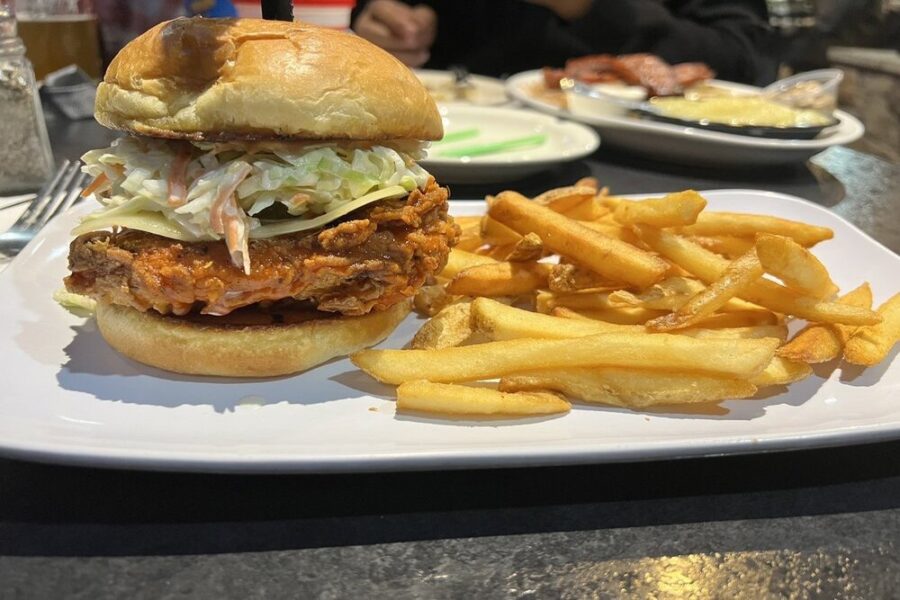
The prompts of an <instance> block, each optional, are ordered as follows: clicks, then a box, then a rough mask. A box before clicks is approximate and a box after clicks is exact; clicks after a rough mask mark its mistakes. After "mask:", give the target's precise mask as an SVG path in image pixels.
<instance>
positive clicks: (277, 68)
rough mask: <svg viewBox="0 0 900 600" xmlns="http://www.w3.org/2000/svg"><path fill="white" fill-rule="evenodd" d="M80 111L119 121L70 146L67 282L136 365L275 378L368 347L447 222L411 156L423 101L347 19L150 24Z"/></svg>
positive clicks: (395, 64)
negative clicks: (77, 151)
mask: <svg viewBox="0 0 900 600" xmlns="http://www.w3.org/2000/svg"><path fill="white" fill-rule="evenodd" d="M96 118H97V120H98V121H99V122H100V123H101V124H103V125H105V126H107V127H111V128H114V129H118V130H121V131H124V132H126V133H127V135H126V136H125V137H122V138H121V139H119V140H117V141H116V142H115V143H113V144H112V145H111V146H110V147H109V148H104V149H100V150H92V151H90V152H88V153H87V154H85V155H84V157H83V161H84V163H85V166H84V170H85V171H86V172H88V173H89V174H90V175H92V176H94V180H93V182H92V183H91V184H90V185H89V187H88V188H87V190H86V192H87V193H89V194H92V195H93V196H94V197H95V198H96V199H97V200H98V201H99V202H100V204H101V205H102V207H101V209H100V210H98V211H97V212H94V213H92V214H90V215H88V216H87V217H85V218H84V219H83V221H82V222H81V224H80V225H79V226H78V227H77V228H76V229H75V231H74V233H75V234H76V235H77V236H78V237H77V238H76V239H75V240H74V241H73V242H72V243H71V246H70V251H69V268H70V270H71V274H70V275H69V276H68V277H67V278H66V287H67V289H68V290H69V291H70V292H74V293H77V294H84V295H87V296H90V297H92V298H94V299H95V300H96V301H97V306H98V308H97V313H96V318H97V323H98V325H99V329H100V331H101V333H102V334H103V336H104V337H105V338H106V340H107V341H108V342H109V344H110V345H112V346H113V347H114V348H116V349H117V350H119V351H120V352H122V353H123V354H125V355H126V356H128V357H130V358H132V359H134V360H137V361H140V362H143V363H146V364H149V365H153V366H156V367H159V368H162V369H167V370H170V371H177V372H181V373H191V374H203V375H223V376H275V375H283V374H287V373H293V372H297V371H302V370H305V369H308V368H310V367H313V366H315V365H317V364H320V363H322V362H324V361H327V360H329V359H331V358H333V357H336V356H341V355H345V354H349V353H351V352H354V351H356V350H359V349H361V348H364V347H367V346H371V345H373V344H375V343H377V342H379V341H381V340H382V339H384V338H385V337H386V336H387V335H388V334H389V333H390V332H391V331H392V330H393V329H394V328H395V327H396V325H397V324H398V323H399V322H400V321H401V320H402V319H403V318H404V317H405V316H406V315H407V314H408V312H409V305H410V302H409V300H410V298H411V297H412V296H413V295H414V294H415V292H416V291H417V289H418V288H419V287H420V286H421V285H422V284H423V283H424V282H425V280H426V279H427V278H428V277H430V276H431V275H434V274H436V273H438V272H439V271H440V270H441V269H442V268H443V267H444V264H445V263H446V260H447V255H448V253H449V249H450V247H451V246H452V245H453V244H454V243H455V240H456V237H457V235H458V228H457V227H456V226H455V225H454V224H453V221H452V219H451V218H450V217H449V216H448V215H447V197H448V193H447V190H446V189H444V188H441V187H439V186H438V185H437V184H436V183H435V181H434V179H433V178H432V177H430V176H429V174H428V173H427V172H426V171H425V170H424V169H422V168H421V167H420V166H419V165H418V164H416V162H415V161H416V159H417V158H419V157H420V156H421V154H422V148H423V141H425V140H434V139H438V138H440V137H441V135H442V125H441V119H440V116H439V114H438V111H437V109H436V107H435V105H434V102H433V101H432V99H431V97H430V96H429V95H428V93H427V91H426V90H425V89H424V88H423V87H422V85H421V84H420V83H419V82H418V80H417V79H416V78H415V76H414V75H413V74H412V73H411V72H410V71H409V70H408V69H407V68H406V67H405V66H404V65H403V64H401V63H400V62H399V61H397V60H395V59H394V58H393V57H392V56H390V55H389V54H387V53H386V52H384V51H382V50H380V49H379V48H377V47H375V46H373V45H371V44H369V43H368V42H366V41H364V40H362V39H360V38H358V37H355V36H352V35H349V34H345V33H341V32H337V31H332V30H329V29H323V28H318V27H314V26H310V25H306V24H302V23H284V22H277V21H261V20H255V19H223V20H219V19H176V20H174V21H169V22H166V23H162V24H160V25H158V26H157V27H154V28H153V29H151V30H149V31H148V32H146V33H145V34H143V35H141V36H140V37H138V38H137V39H135V40H134V41H132V42H131V43H130V44H128V45H127V46H126V47H125V48H124V49H123V50H122V51H121V52H120V53H119V55H118V56H117V57H116V58H115V59H114V60H113V62H112V64H111V65H110V67H109V69H108V71H107V73H106V76H105V78H104V80H103V82H102V83H101V84H100V86H99V88H98V91H97V103H96Z"/></svg>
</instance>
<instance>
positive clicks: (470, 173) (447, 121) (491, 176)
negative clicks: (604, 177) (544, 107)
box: [420, 104, 600, 183]
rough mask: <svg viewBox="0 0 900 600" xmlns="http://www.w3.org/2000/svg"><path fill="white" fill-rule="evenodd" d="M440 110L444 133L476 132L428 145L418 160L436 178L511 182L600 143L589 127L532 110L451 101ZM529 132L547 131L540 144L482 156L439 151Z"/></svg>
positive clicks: (580, 155) (584, 153)
mask: <svg viewBox="0 0 900 600" xmlns="http://www.w3.org/2000/svg"><path fill="white" fill-rule="evenodd" d="M440 111H441V116H442V118H443V120H444V132H445V134H446V133H453V132H455V131H462V130H467V129H472V128H474V129H477V130H478V131H479V135H478V137H474V138H468V139H465V140H460V141H457V142H448V143H443V142H440V143H433V144H432V146H431V148H429V150H428V158H426V159H425V160H423V161H420V162H421V163H422V166H424V167H425V168H426V169H428V171H429V172H430V173H432V174H433V175H434V176H435V178H436V179H437V180H438V181H439V182H440V183H492V182H501V181H511V180H514V179H519V178H522V177H525V176H527V175H532V174H534V173H539V172H540V171H544V170H546V169H549V168H551V167H553V166H556V165H558V164H560V163H564V162H568V161H572V160H578V159H579V158H583V157H585V156H588V155H589V154H591V153H593V152H594V151H595V150H596V149H597V147H598V146H599V145H600V138H599V137H598V136H597V133H596V132H595V131H594V130H593V129H591V128H590V127H585V126H584V125H580V124H578V123H573V122H571V121H566V120H564V119H558V118H556V117H553V116H549V115H542V114H538V113H535V112H534V111H531V110H522V109H517V108H496V107H486V106H477V107H476V106H466V105H462V104H454V105H444V106H441V107H440ZM534 134H542V135H546V136H547V139H546V141H545V142H544V143H543V144H541V145H540V146H534V147H530V148H522V149H520V150H511V151H508V152H499V153H495V154H486V155H482V156H473V157H463V158H450V157H444V156H440V154H439V153H440V152H441V151H443V150H450V149H453V148H460V147H466V146H471V145H474V144H487V143H491V142H498V141H504V140H511V139H517V138H521V137H526V136H529V135H534Z"/></svg>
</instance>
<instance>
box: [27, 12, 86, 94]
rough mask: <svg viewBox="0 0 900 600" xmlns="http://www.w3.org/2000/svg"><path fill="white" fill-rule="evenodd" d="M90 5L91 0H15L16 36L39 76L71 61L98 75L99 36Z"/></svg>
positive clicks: (36, 74)
mask: <svg viewBox="0 0 900 600" xmlns="http://www.w3.org/2000/svg"><path fill="white" fill-rule="evenodd" d="M93 8H94V7H93V3H92V2H91V0H15V9H16V18H17V20H18V22H19V36H20V37H21V38H22V41H24V42H25V48H26V49H27V50H26V51H27V55H28V58H29V60H31V63H32V64H33V65H34V74H35V76H36V77H37V78H38V79H43V78H44V77H45V76H46V75H47V73H51V72H53V71H56V70H57V69H61V68H63V67H67V66H69V65H72V64H74V65H78V66H79V67H81V68H82V69H84V71H85V72H86V73H87V74H88V75H90V76H91V77H93V78H94V79H99V78H100V76H101V74H102V73H101V69H102V65H101V59H100V38H99V33H98V30H97V15H96V14H95V13H94V10H93Z"/></svg>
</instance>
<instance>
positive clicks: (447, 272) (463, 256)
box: [440, 248, 497, 279]
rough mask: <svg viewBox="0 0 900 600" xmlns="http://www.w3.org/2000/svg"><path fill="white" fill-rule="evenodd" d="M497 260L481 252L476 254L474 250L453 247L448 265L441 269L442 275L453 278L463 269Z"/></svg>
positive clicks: (448, 258)
mask: <svg viewBox="0 0 900 600" xmlns="http://www.w3.org/2000/svg"><path fill="white" fill-rule="evenodd" d="M496 262H497V261H496V260H494V259H493V258H491V257H489V256H482V255H480V254H474V253H472V252H466V251H465V250H458V249H456V248H453V249H452V250H450V255H449V256H448V257H447V266H445V267H444V270H443V271H441V273H440V275H441V277H446V278H447V279H452V278H454V277H456V276H457V275H458V274H459V273H460V272H461V271H463V270H465V269H468V268H469V267H474V266H476V265H484V264H490V263H496Z"/></svg>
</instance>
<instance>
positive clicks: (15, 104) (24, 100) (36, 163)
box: [0, 0, 53, 194]
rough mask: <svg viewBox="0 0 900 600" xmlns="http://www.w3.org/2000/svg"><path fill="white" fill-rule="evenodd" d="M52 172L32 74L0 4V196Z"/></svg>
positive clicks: (9, 14) (8, 11)
mask: <svg viewBox="0 0 900 600" xmlns="http://www.w3.org/2000/svg"><path fill="white" fill-rule="evenodd" d="M52 169H53V154H52V152H51V151H50V139H49V138H48V137H47V126H46V125H45V124H44V113H43V111H42V110H41V101H40V98H39V97H38V92H37V85H36V83H35V80H34V70H33V69H32V68H31V63H30V62H28V59H27V58H25V45H24V44H23V43H22V39H21V38H19V36H18V35H17V33H16V18H15V15H14V13H13V10H12V6H11V2H10V1H9V0H0V194H2V193H8V192H18V191H25V190H29V189H36V188H38V187H40V186H41V184H43V183H44V182H45V181H46V180H47V179H48V178H49V177H50V173H51V171H52Z"/></svg>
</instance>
